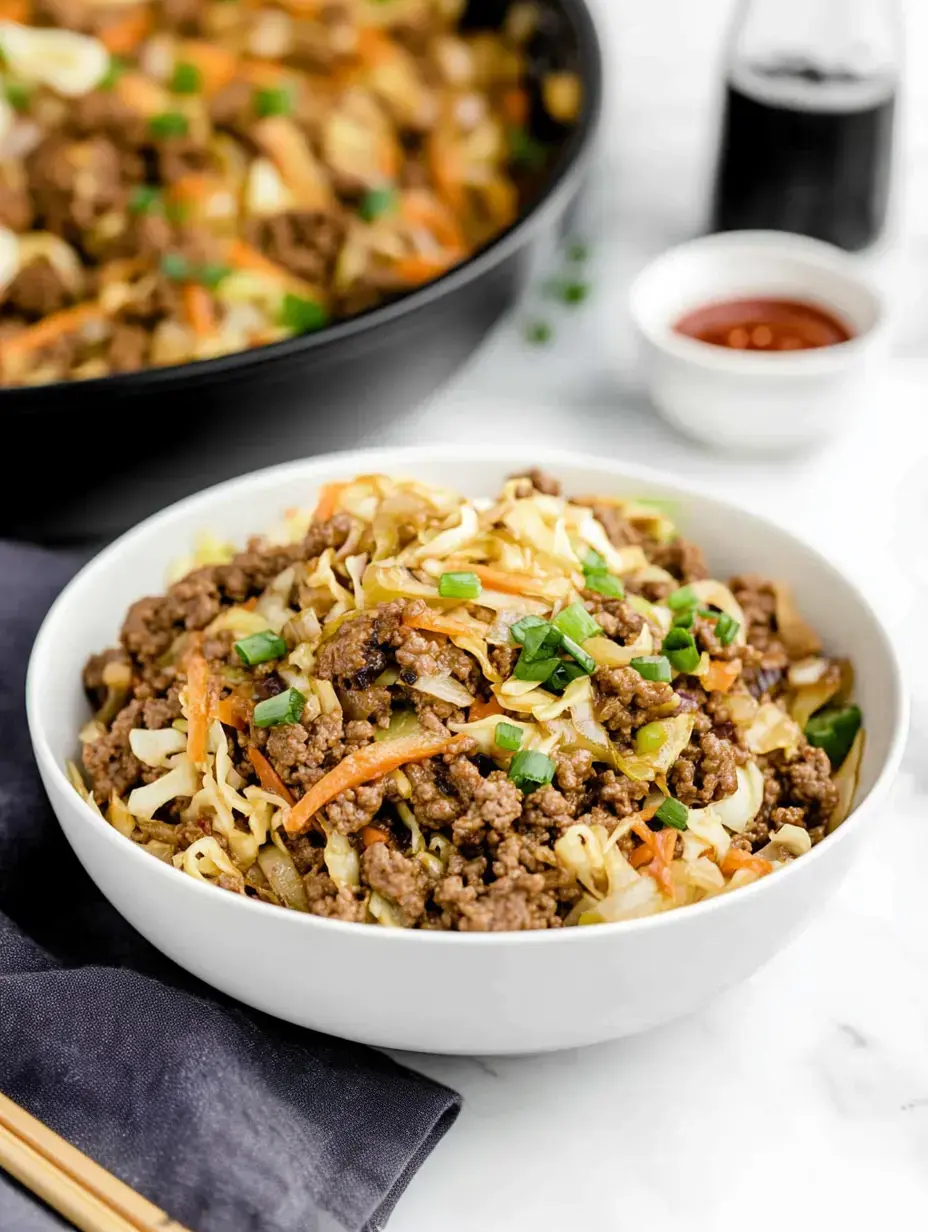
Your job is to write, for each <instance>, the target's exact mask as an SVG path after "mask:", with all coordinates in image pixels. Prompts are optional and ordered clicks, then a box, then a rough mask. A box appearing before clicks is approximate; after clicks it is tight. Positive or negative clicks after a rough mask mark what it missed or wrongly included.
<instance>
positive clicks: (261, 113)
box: [254, 88, 293, 120]
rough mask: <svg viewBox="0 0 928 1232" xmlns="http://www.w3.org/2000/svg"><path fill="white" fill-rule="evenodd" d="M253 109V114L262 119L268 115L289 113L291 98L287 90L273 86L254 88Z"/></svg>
mask: <svg viewBox="0 0 928 1232" xmlns="http://www.w3.org/2000/svg"><path fill="white" fill-rule="evenodd" d="M254 109H255V115H256V116H258V117H259V118H260V119H262V120H263V119H266V118H267V117H268V116H286V115H290V113H291V112H292V111H293V99H292V98H291V97H290V91H289V90H284V89H274V88H267V89H264V90H255V94H254Z"/></svg>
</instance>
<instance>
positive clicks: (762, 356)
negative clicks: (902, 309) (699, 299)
mask: <svg viewBox="0 0 928 1232" xmlns="http://www.w3.org/2000/svg"><path fill="white" fill-rule="evenodd" d="M739 252H748V253H758V254H770V255H771V256H784V255H785V256H788V257H791V258H793V259H794V260H796V261H797V262H798V263H804V264H805V265H806V266H807V268H809V269H811V270H816V269H817V270H824V271H826V272H828V273H831V274H837V275H838V276H839V277H841V278H843V279H845V281H846V282H848V283H853V284H854V285H855V287H856V288H857V290H858V292H861V293H862V294H864V295H865V296H866V297H867V298H868V299H869V300H870V303H871V305H872V309H873V318H874V319H873V323H872V325H870V326H869V327H868V328H867V329H865V330H863V331H862V332H859V333H855V334H854V335H853V336H852V337H851V338H850V339H848V341H847V342H841V343H838V344H836V345H835V346H828V347H818V348H815V349H813V350H806V351H790V352H788V353H786V354H784V353H783V352H781V351H778V352H776V353H773V352H770V353H765V352H763V351H736V350H732V349H730V348H728V347H719V346H712V345H711V344H710V343H706V342H701V341H700V340H699V339H698V338H689V337H687V336H686V335H685V334H678V333H676V332H675V330H674V328H673V324H674V323H673V321H672V320H669V319H668V320H665V321H662V322H661V323H660V324H651V323H649V322H648V321H646V319H645V318H646V314H645V313H644V311H643V310H642V307H641V302H642V300H643V298H644V296H645V295H646V294H647V292H648V290H649V289H650V285H651V283H652V282H654V281H656V280H659V279H661V278H663V277H666V275H667V273H668V272H669V271H671V270H673V268H674V266H675V265H676V264H677V263H679V262H681V261H686V260H687V259H688V258H690V257H692V256H697V255H699V254H703V253H705V254H708V255H709V256H710V257H711V256H712V255H713V254H718V255H719V257H722V256H725V255H731V254H737V253H739ZM797 298H800V299H801V298H806V299H808V300H809V301H810V302H813V303H814V302H815V301H816V300H818V302H819V303H821V304H822V306H823V307H826V308H831V309H832V310H833V311H836V312H838V313H840V312H841V311H842V310H841V308H840V307H838V306H837V305H836V304H825V303H824V301H823V300H822V299H821V297H819V296H816V295H815V293H814V292H811V291H810V292H807V293H805V294H803V295H800V294H799V293H797ZM723 301H724V296H715V297H711V296H706V298H705V300H704V301H703V303H704V304H710V303H718V302H723ZM628 305H629V313H630V316H631V319H632V321H633V323H634V326H635V329H636V330H637V331H638V333H639V334H640V335H641V336H642V337H643V338H645V339H646V340H647V341H648V342H649V343H650V344H651V345H652V346H654V347H656V348H657V349H658V350H660V351H662V352H663V353H664V354H666V355H672V356H674V357H675V358H677V359H679V360H681V361H683V362H685V363H687V364H688V365H690V366H691V367H693V368H702V369H705V370H707V371H710V372H718V373H726V374H730V375H737V376H740V377H742V378H743V379H745V380H758V381H759V380H763V381H770V380H789V379H791V378H796V377H806V376H809V375H810V374H812V373H820V372H832V371H840V370H841V369H843V368H845V367H846V366H847V365H848V364H849V363H852V362H853V361H854V359H856V358H857V357H858V356H860V355H861V354H862V353H865V352H867V351H869V350H870V349H871V348H872V347H873V346H874V345H875V344H876V343H878V342H879V341H880V339H881V338H882V337H883V336H884V334H885V333H886V331H887V329H888V327H889V312H888V305H887V302H886V297H885V296H884V295H883V294H882V292H881V291H880V290H879V288H878V287H877V286H876V284H875V283H874V282H873V281H872V280H871V279H870V278H868V277H867V276H866V274H865V273H864V272H863V270H862V269H861V267H860V265H859V264H858V261H857V259H855V258H854V257H853V256H852V255H850V254H849V253H846V252H844V251H843V250H842V249H840V248H837V247H836V246H835V245H834V244H828V243H826V242H825V241H824V240H818V239H814V238H813V237H812V236H808V235H796V234H794V233H792V232H789V231H722V232H717V233H715V234H712V235H701V236H697V237H696V238H695V239H691V240H686V241H685V242H684V243H682V244H677V245H675V246H674V247H673V248H669V249H667V250H666V251H665V252H662V253H660V254H659V255H658V256H657V257H655V258H654V259H653V260H652V261H649V262H648V264H647V265H646V266H645V267H644V268H643V269H642V270H640V271H639V273H638V275H637V276H636V278H635V280H634V282H633V283H632V285H631V287H630V289H629V292H628Z"/></svg>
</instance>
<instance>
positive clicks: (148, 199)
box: [129, 184, 162, 214]
mask: <svg viewBox="0 0 928 1232" xmlns="http://www.w3.org/2000/svg"><path fill="white" fill-rule="evenodd" d="M161 206H162V197H161V189H160V188H156V187H155V186H154V184H137V185H136V186H135V188H133V190H132V193H131V195H130V197H129V210H130V212H131V213H133V214H154V213H155V211H156V210H160V209H161Z"/></svg>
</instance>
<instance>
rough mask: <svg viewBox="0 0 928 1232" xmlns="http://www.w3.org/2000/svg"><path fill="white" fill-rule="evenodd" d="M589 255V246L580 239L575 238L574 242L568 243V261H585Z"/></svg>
mask: <svg viewBox="0 0 928 1232" xmlns="http://www.w3.org/2000/svg"><path fill="white" fill-rule="evenodd" d="M589 255H590V250H589V248H588V247H587V246H586V244H584V243H583V242H582V241H580V240H574V242H573V243H572V244H568V246H567V260H568V261H576V262H578V263H579V262H581V261H585V260H586V259H587V257H588V256H589Z"/></svg>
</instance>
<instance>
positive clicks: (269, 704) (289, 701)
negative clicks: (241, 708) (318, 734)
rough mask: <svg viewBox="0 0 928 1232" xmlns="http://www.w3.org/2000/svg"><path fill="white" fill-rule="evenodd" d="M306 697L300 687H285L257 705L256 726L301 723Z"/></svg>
mask: <svg viewBox="0 0 928 1232" xmlns="http://www.w3.org/2000/svg"><path fill="white" fill-rule="evenodd" d="M305 705H306V698H305V697H304V696H303V694H302V693H301V692H300V691H299V689H285V690H284V692H283V693H277V694H275V696H274V697H269V698H267V699H266V700H265V701H263V702H258V704H257V706H255V714H254V718H255V726H256V727H277V726H279V725H280V724H281V723H299V721H300V716H301V715H302V713H303V707H304V706H305Z"/></svg>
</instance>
